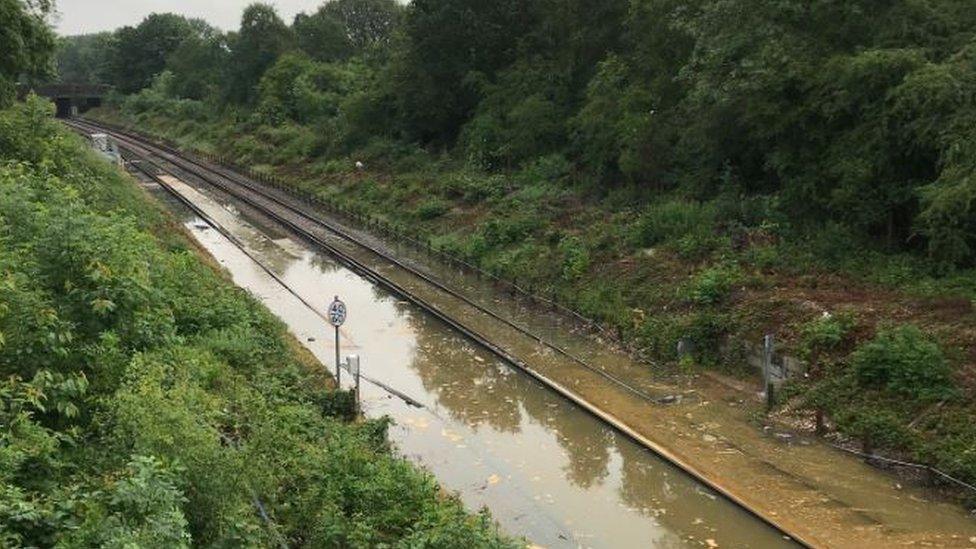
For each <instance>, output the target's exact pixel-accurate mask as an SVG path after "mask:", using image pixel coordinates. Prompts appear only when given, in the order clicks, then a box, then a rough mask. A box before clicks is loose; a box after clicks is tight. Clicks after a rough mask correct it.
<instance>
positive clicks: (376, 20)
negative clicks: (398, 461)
mask: <svg viewBox="0 0 976 549" xmlns="http://www.w3.org/2000/svg"><path fill="white" fill-rule="evenodd" d="M366 8H368V9H366ZM353 13H355V14H356V15H357V16H356V17H352V16H351V14H353ZM176 27H179V28H180V29H182V30H177V31H173V34H169V35H167V36H168V37H167V38H165V39H163V38H159V39H156V38H153V37H154V36H157V35H163V34H166V33H167V32H169V31H166V29H172V28H176ZM136 34H138V35H139V36H142V37H143V38H140V40H141V43H139V44H136V43H134V42H133V39H132V38H131V37H132V36H134V35H136ZM173 36H175V37H176V38H177V40H171V38H172V37H173ZM353 37H359V38H357V39H353ZM363 37H367V38H363ZM77 40H79V41H82V40H91V39H77ZM177 42H178V43H179V46H177V47H174V48H170V49H167V48H168V47H169V46H167V44H170V43H177ZM74 43H75V42H73V41H71V40H69V41H68V42H67V43H66V46H65V48H64V49H63V50H62V51H63V52H70V51H72V50H73V49H75V46H74V45H73V44H74ZM137 47H138V48H143V47H145V48H148V49H151V50H152V51H169V52H170V53H169V55H167V56H165V60H164V62H162V63H158V62H157V63H156V64H155V65H153V66H152V67H150V68H148V69H146V70H145V71H142V72H140V73H139V75H140V76H139V79H140V80H139V82H141V84H140V85H139V87H140V88H141V89H140V90H138V91H137V90H135V89H133V88H132V87H129V86H128V78H129V77H130V76H132V75H128V74H127V75H120V74H118V71H116V70H114V69H113V67H117V66H119V65H118V59H121V58H123V57H124V56H125V55H129V52H131V51H134V48H137ZM974 48H976V11H974V10H972V9H971V6H970V5H969V2H966V1H964V0H933V1H926V2H916V1H910V0H895V1H890V2H883V3H877V2H868V1H861V0H855V1H849V2H827V1H813V2H811V1H807V0H786V1H781V2H763V1H758V0H722V1H717V0H695V1H693V2H677V1H674V0H630V1H628V0H609V1H607V0H604V1H599V2H596V1H591V0H559V1H541V2H518V1H515V0H506V1H499V2H481V1H477V0H414V1H413V2H412V3H410V4H409V5H408V6H406V7H401V6H399V5H398V4H396V3H395V2H393V1H392V0H333V1H332V2H328V3H326V4H325V5H323V7H322V8H321V9H320V10H318V11H317V12H316V13H314V14H312V15H302V16H300V17H299V18H297V19H296V20H295V22H294V23H293V24H292V25H288V24H286V23H285V22H283V21H281V20H280V19H279V18H277V16H276V15H275V13H274V10H273V9H272V8H270V7H268V6H265V5H254V6H252V7H251V8H249V9H248V11H247V12H246V13H245V16H244V20H243V21H242V27H241V29H240V32H237V33H228V34H222V33H220V32H217V31H215V30H214V29H209V28H207V27H206V26H205V25H202V24H200V23H199V22H190V21H185V22H184V23H183V24H182V26H181V25H169V24H167V25H162V24H161V20H159V19H158V18H148V19H146V21H144V22H143V23H142V24H141V25H140V26H139V27H138V28H136V29H122V30H120V31H118V32H117V33H115V34H114V35H112V37H111V39H110V40H108V41H107V42H106V46H105V47H104V48H102V49H101V50H100V54H99V55H94V56H89V57H87V58H89V59H95V61H92V66H93V68H92V69H91V70H90V71H88V72H89V73H90V74H95V75H98V76H97V77H98V78H100V79H102V80H103V81H105V82H108V83H111V84H114V85H115V86H116V88H117V89H118V90H119V91H120V92H124V93H129V92H136V93H132V94H130V95H127V96H124V97H123V96H120V97H118V98H117V109H115V110H108V111H104V112H101V113H98V115H99V116H102V117H105V118H107V119H111V120H114V121H117V122H122V123H125V124H138V125H139V127H140V129H143V130H150V131H154V132H156V133H159V134H164V135H166V136H168V137H171V138H174V139H177V140H179V141H180V142H181V143H182V144H183V145H185V146H187V147H191V148H199V149H203V150H207V151H214V152H220V153H222V154H225V155H227V156H231V157H233V158H235V159H236V160H237V161H238V162H240V163H245V164H250V165H252V166H254V167H256V168H259V169H262V170H266V171H274V172H275V173H277V174H279V175H281V176H283V177H286V178H288V179H289V180H290V181H292V183H293V184H294V185H295V186H297V187H301V188H302V189H303V190H305V191H309V192H313V193H319V194H321V195H328V196H330V197H333V198H336V199H338V200H341V201H343V202H344V203H345V204H346V205H347V206H349V207H350V208H356V209H359V210H362V211H367V210H368V211H370V212H371V213H373V214H375V215H380V216H383V217H385V218H387V219H388V220H391V221H394V222H396V223H397V224H400V225H405V226H411V227H413V228H414V229H416V230H418V231H420V232H423V233H426V234H427V235H429V236H430V237H431V239H432V240H433V242H434V244H435V246H437V247H438V248H442V249H446V250H448V251H451V252H453V253H456V254H458V255H460V256H462V257H464V258H465V259H467V260H469V261H473V262H476V263H478V264H479V265H481V266H482V267H483V268H485V269H488V270H490V271H492V272H494V273H497V274H500V275H502V276H505V277H507V278H509V279H515V280H517V281H519V282H522V283H524V284H526V285H528V286H530V287H532V288H535V289H538V290H539V291H541V292H543V293H546V294H550V295H554V296H555V297H556V298H558V299H559V300H560V301H562V302H564V303H566V304H568V305H570V306H572V307H574V308H576V309H578V310H579V311H581V312H582V313H583V314H585V315H587V316H590V317H592V318H595V319H597V320H599V321H600V322H602V323H605V324H608V325H610V326H611V327H612V328H613V329H614V330H615V331H617V332H618V333H619V334H620V335H621V336H623V338H624V339H625V340H626V341H628V342H629V343H630V344H631V345H632V347H633V348H634V350H635V351H636V352H638V353H641V354H643V355H644V356H647V357H649V358H653V359H656V360H663V361H671V360H674V359H675V358H676V353H675V348H676V345H677V343H678V341H679V340H684V341H686V342H687V343H689V347H690V349H691V354H690V355H688V356H690V357H691V358H689V359H686V360H693V361H695V362H697V363H699V364H707V365H715V366H719V365H722V364H725V363H726V362H727V360H723V359H726V358H728V357H727V356H725V355H723V351H722V349H723V343H724V342H726V341H728V340H729V339H730V338H732V339H747V340H751V341H757V342H758V341H759V340H760V339H761V337H762V335H763V334H764V333H767V332H775V333H777V336H778V338H779V340H780V341H781V343H782V344H783V345H784V347H785V348H786V349H787V350H790V351H793V352H796V353H798V354H802V355H804V356H805V357H806V358H807V359H808V360H809V361H810V362H811V377H810V379H809V380H805V381H803V382H802V383H801V384H800V386H798V387H797V388H796V393H797V394H799V395H801V397H802V399H803V401H804V403H805V406H806V408H809V409H811V410H825V411H827V412H828V413H829V414H830V415H831V417H832V418H833V420H834V423H835V425H836V426H837V427H838V428H839V429H840V430H841V431H843V432H846V433H848V434H851V435H854V436H857V437H860V438H861V439H863V440H865V441H867V442H868V443H869V444H870V445H871V446H873V447H879V446H884V447H886V448H889V449H893V450H898V451H901V452H904V453H906V454H909V455H911V456H912V457H914V458H917V459H924V460H927V461H930V462H933V463H936V464H938V465H940V466H941V467H943V468H945V469H947V470H950V471H954V472H956V473H958V474H960V475H963V476H965V477H966V478H969V479H971V480H974V479H976V467H974V465H973V464H974V457H973V456H974V455H976V452H974V451H973V449H974V448H976V431H974V429H973V427H972V426H970V425H969V422H967V421H965V420H964V419H963V418H965V417H966V416H967V415H971V414H972V413H974V412H976V410H974V404H973V398H972V397H973V394H974V391H976V364H974V361H976V356H974V355H973V353H972V349H973V348H976V335H974V334H976V331H974V330H973V329H972V326H973V323H974V321H976V313H974V305H973V302H974V300H976V272H974V269H973V268H974V266H976V214H974V210H973V205H974V204H976V202H974V197H976V177H974V173H976V148H974V143H976V134H974V128H976V96H974V95H973V94H972V93H971V92H970V91H969V90H972V89H974V85H976V61H974V60H976V57H974V52H976V49H974ZM69 58H71V55H68V54H67V53H64V54H62V59H69ZM188 60H193V62H189V61H188ZM129 65H130V64H123V65H121V66H125V67H128V66H129ZM150 82H151V83H150ZM357 162H359V163H362V167H357V166H356V163H357ZM825 315H826V316H825ZM824 319H827V320H824ZM887 324H891V326H887ZM909 324H914V325H917V326H918V327H917V328H910V327H905V325H909Z"/></svg>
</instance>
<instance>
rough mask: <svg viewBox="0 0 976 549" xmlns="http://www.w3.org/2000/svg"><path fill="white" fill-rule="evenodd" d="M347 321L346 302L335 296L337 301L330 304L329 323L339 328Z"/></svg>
mask: <svg viewBox="0 0 976 549" xmlns="http://www.w3.org/2000/svg"><path fill="white" fill-rule="evenodd" d="M345 321H346V304H345V303H343V302H342V301H341V300H339V296H336V297H335V301H333V302H332V304H331V305H329V323H330V324H332V325H333V326H335V327H336V328H338V327H339V326H342V324H343V323H344V322H345Z"/></svg>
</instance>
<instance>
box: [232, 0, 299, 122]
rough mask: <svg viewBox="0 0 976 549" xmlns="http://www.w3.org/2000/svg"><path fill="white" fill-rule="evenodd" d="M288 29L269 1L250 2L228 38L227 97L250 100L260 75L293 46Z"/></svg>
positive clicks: (255, 90)
mask: <svg viewBox="0 0 976 549" xmlns="http://www.w3.org/2000/svg"><path fill="white" fill-rule="evenodd" d="M292 42H293V40H292V34H291V30H290V29H289V28H288V26H287V25H285V23H284V21H282V20H281V18H280V17H278V13H277V12H276V11H275V9H274V7H272V6H270V5H268V4H260V3H258V4H251V5H250V6H248V7H247V9H245V10H244V15H243V16H242V17H241V28H240V30H239V31H238V33H237V35H236V37H234V39H233V40H232V41H231V44H230V47H231V52H232V53H231V56H232V59H231V65H232V73H231V78H230V79H229V81H228V83H229V88H228V89H227V90H226V91H227V97H228V98H229V99H230V100H232V101H234V102H236V103H241V104H244V103H252V102H253V101H254V100H255V99H256V98H257V89H256V86H257V84H258V82H260V81H261V76H262V75H264V72H265V71H266V70H268V67H270V66H271V65H273V64H274V62H275V61H276V60H277V59H278V57H279V56H280V55H281V54H283V53H284V52H286V51H288V49H289V48H291V45H292Z"/></svg>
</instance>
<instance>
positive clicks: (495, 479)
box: [488, 474, 502, 485]
mask: <svg viewBox="0 0 976 549" xmlns="http://www.w3.org/2000/svg"><path fill="white" fill-rule="evenodd" d="M501 480H502V478H501V477H500V476H498V475H494V474H493V475H491V476H490V477H488V484H489V485H491V484H498V483H499V482H501Z"/></svg>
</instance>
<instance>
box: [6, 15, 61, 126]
mask: <svg viewBox="0 0 976 549" xmlns="http://www.w3.org/2000/svg"><path fill="white" fill-rule="evenodd" d="M51 7H52V4H51V2H50V1H49V0H0V44H2V46H0V47H2V48H3V51H2V53H0V107H2V106H4V105H6V104H9V102H10V101H11V100H12V98H13V96H14V85H15V83H16V82H17V79H18V78H19V77H20V76H22V75H27V76H46V75H48V74H49V73H50V72H51V70H52V67H51V57H52V54H53V53H54V47H55V38H54V32H52V31H51V27H50V25H49V24H48V21H47V16H48V14H50V12H51Z"/></svg>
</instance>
